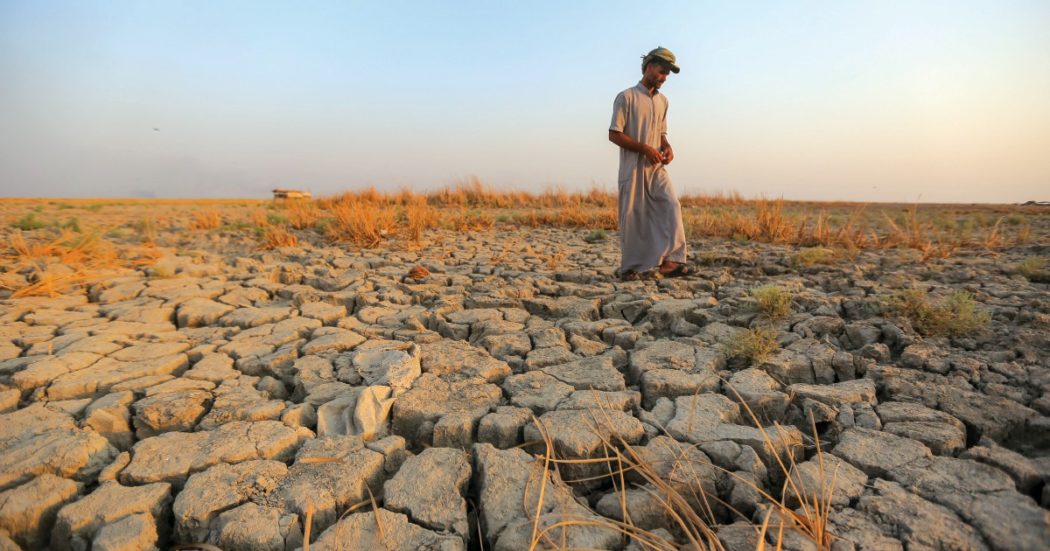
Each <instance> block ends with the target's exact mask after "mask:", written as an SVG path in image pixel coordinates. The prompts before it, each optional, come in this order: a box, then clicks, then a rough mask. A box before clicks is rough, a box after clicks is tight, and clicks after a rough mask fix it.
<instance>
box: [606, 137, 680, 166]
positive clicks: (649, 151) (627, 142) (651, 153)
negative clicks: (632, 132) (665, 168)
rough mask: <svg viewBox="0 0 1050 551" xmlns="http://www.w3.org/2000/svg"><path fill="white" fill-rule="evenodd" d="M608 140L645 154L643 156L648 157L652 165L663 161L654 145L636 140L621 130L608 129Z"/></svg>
mask: <svg viewBox="0 0 1050 551" xmlns="http://www.w3.org/2000/svg"><path fill="white" fill-rule="evenodd" d="M609 141H610V142H612V143H614V144H616V145H618V146H620V147H622V148H624V149H626V150H628V151H634V152H636V153H641V154H642V155H645V158H646V159H649V162H650V163H653V164H654V165H655V164H660V163H662V162H663V156H662V155H660V152H659V151H657V150H656V148H655V147H653V146H651V145H646V144H644V143H641V142H637V141H635V140H633V139H632V138H631V137H630V136H628V135H627V134H624V133H623V132H617V131H615V130H610V131H609ZM662 141H666V140H662Z"/></svg>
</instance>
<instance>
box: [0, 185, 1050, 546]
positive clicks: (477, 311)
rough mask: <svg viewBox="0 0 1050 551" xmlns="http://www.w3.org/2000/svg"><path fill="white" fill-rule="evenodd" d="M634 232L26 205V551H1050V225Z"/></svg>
mask: <svg viewBox="0 0 1050 551" xmlns="http://www.w3.org/2000/svg"><path fill="white" fill-rule="evenodd" d="M614 205H615V202H614V198H613V197H612V196H610V195H609V194H607V193H603V192H601V191H592V192H590V193H580V194H571V193H565V192H560V191H557V190H552V191H548V192H545V193H543V194H539V195H527V194H501V193H495V192H493V191H491V190H487V189H485V188H484V187H483V186H480V185H476V184H475V185H469V186H463V187H460V188H455V189H449V190H442V191H439V192H435V193H431V194H428V195H416V194H411V193H407V192H404V193H400V194H389V195H384V194H380V193H376V192H374V191H366V192H361V193H355V194H344V195H341V196H337V197H330V198H322V199H320V200H317V201H311V202H286V203H274V202H271V201H254V200H212V201H198V200H185V201H175V200H107V199H92V200H82V199H81V200H78V199H55V200H43V199H41V200H10V199H9V200H3V201H0V220H2V221H3V224H4V226H3V228H2V230H0V235H3V245H2V250H0V254H2V260H0V286H2V288H3V289H2V290H0V319H2V320H3V325H2V327H0V411H6V413H3V414H0V458H2V459H0V547H2V546H3V545H5V544H9V545H16V544H17V545H20V546H21V547H22V548H39V547H41V546H43V545H45V544H47V543H50V545H51V546H52V548H56V549H65V548H79V546H83V545H88V542H92V543H93V544H94V545H95V547H96V548H117V547H116V546H117V544H118V543H119V542H125V544H126V542H129V541H130V542H138V543H136V544H135V545H139V546H148V545H150V544H152V543H156V544H157V545H160V546H162V547H163V546H166V545H168V544H173V543H192V542H198V543H203V542H205V541H207V542H209V543H211V544H214V545H219V546H220V547H222V548H224V549H260V548H272V549H286V548H287V549H293V548H296V547H298V546H300V545H302V542H303V540H304V538H305V539H307V540H309V541H311V542H314V546H313V548H315V549H316V548H355V549H356V548H365V547H370V546H374V545H378V544H376V543H374V542H375V541H379V540H384V541H386V544H387V545H395V546H396V545H402V546H403V547H404V548H418V547H421V546H432V547H431V548H439V547H440V548H448V549H455V548H462V547H463V546H468V545H469V546H474V547H476V548H485V549H489V548H505V549H512V548H527V547H528V546H529V545H530V544H537V545H539V546H540V547H544V546H546V547H592V548H593V547H597V548H621V547H623V546H625V545H628V544H631V545H635V546H640V547H635V548H655V549H677V548H678V546H679V545H683V544H688V543H693V544H696V545H697V546H705V547H711V548H725V549H744V548H747V549H752V548H757V546H758V543H757V542H758V540H760V539H763V538H764V539H766V540H768V541H770V542H777V541H779V542H781V543H783V544H785V546H786V548H790V549H809V548H812V547H811V546H812V545H814V544H815V545H818V546H819V547H822V548H829V547H831V546H835V547H834V548H835V549H868V548H887V549H890V548H901V546H904V548H909V547H916V548H920V547H931V548H943V549H980V548H993V549H1038V548H1042V547H1043V546H1044V545H1045V543H1046V542H1047V541H1050V516H1048V512H1047V509H1046V508H1047V507H1048V506H1050V485H1048V484H1047V482H1048V481H1050V418H1048V417H1047V416H1048V415H1050V360H1048V358H1050V337H1048V335H1050V293H1048V288H1047V281H1048V280H1050V266H1048V264H1047V262H1048V257H1050V209H1047V208H1045V207H1019V206H1010V205H918V206H916V205H891V204H870V205H858V204H841V203H835V204H831V203H825V204H821V203H795V202H785V201H763V200H758V201H753V200H744V199H742V198H740V197H738V196H724V195H723V196H701V197H686V198H683V205H684V213H685V219H686V225H687V231H688V234H689V237H690V246H691V250H690V261H691V262H692V263H693V264H694V265H695V266H696V267H697V268H698V273H697V275H696V276H694V277H691V278H687V279H669V280H657V279H652V280H647V281H642V282H632V283H621V282H619V280H618V279H617V278H616V277H615V273H614V272H615V268H616V265H617V262H618V258H619V252H618V246H617V241H616V233H615V213H614V210H613V209H614ZM596 426H600V427H601V428H600V430H597V431H595V430H594V428H595V427H596ZM763 430H764V431H765V432H764V433H763ZM522 450H524V451H522ZM620 468H625V470H624V471H618V469H620ZM789 473H793V474H791V476H788V475H789ZM413 489H421V490H418V491H412V490H413ZM574 495H575V499H574V498H573V496H574ZM540 496H542V497H540ZM113 503H121V504H122V505H121V506H118V507H115V506H113V505H112V504H113ZM390 538H394V539H393V540H391V539H390ZM394 540H396V541H394ZM632 541H633V543H631V542H632ZM346 542H359V543H358V544H357V545H358V547H354V546H353V545H351V544H348V543H346ZM369 542H373V543H369ZM133 547H134V545H133Z"/></svg>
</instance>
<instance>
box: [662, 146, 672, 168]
mask: <svg viewBox="0 0 1050 551" xmlns="http://www.w3.org/2000/svg"><path fill="white" fill-rule="evenodd" d="M660 153H662V154H663V161H664V164H665V165H669V164H671V161H673V160H674V150H673V149H671V146H670V145H665V146H664V147H663V149H662V150H661V151H660Z"/></svg>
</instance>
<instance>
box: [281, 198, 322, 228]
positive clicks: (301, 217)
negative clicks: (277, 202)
mask: <svg viewBox="0 0 1050 551" xmlns="http://www.w3.org/2000/svg"><path fill="white" fill-rule="evenodd" d="M283 205H284V207H285V215H286V217H287V219H288V224H289V225H290V226H292V227H293V228H295V229H297V230H308V229H310V228H312V227H314V225H316V224H317V220H318V218H320V215H321V210H320V209H319V208H317V205H316V204H314V202H313V201H304V200H290V201H286V202H285V203H284V204H283Z"/></svg>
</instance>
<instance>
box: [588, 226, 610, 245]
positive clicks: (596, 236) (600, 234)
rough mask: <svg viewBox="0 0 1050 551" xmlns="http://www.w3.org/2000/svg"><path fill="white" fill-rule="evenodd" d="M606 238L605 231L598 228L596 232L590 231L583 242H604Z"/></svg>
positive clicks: (607, 235)
mask: <svg viewBox="0 0 1050 551" xmlns="http://www.w3.org/2000/svg"><path fill="white" fill-rule="evenodd" d="M607 237H609V234H608V233H607V232H606V231H605V230H603V229H601V228H598V229H596V230H591V232H590V233H588V234H587V236H586V237H584V238H583V240H584V241H586V242H588V243H597V242H599V241H605V239H606V238H607Z"/></svg>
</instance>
